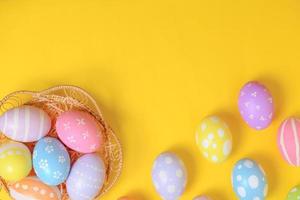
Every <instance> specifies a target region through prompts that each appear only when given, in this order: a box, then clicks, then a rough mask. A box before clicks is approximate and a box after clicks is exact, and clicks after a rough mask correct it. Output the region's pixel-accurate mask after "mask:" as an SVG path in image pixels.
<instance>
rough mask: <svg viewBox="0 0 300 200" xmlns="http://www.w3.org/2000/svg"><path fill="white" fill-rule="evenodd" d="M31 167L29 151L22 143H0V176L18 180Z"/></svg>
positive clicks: (26, 173) (27, 172)
mask: <svg viewBox="0 0 300 200" xmlns="http://www.w3.org/2000/svg"><path fill="white" fill-rule="evenodd" d="M31 169H32V164H31V153H30V151H29V149H28V147H27V146H26V145H24V144H22V143H19V142H14V141H8V142H5V143H3V144H1V145H0V176H1V177H2V178H4V179H5V180H6V181H18V180H21V179H22V178H24V177H26V176H27V175H28V174H29V172H30V171H31Z"/></svg>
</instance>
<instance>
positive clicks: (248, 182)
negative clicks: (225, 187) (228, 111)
mask: <svg viewBox="0 0 300 200" xmlns="http://www.w3.org/2000/svg"><path fill="white" fill-rule="evenodd" d="M238 108H239V112H240V114H241V116H242V118H243V119H244V121H245V122H246V123H247V124H248V125H249V126H250V127H252V128H254V129H256V130H262V129H265V128H267V127H268V126H269V125H270V124H271V122H272V119H273V116H274V105H273V98H272V95H271V93H270V92H269V90H268V89H267V88H266V87H265V86H264V85H262V84H261V83H259V82H257V81H251V82H248V83H246V84H245V85H244V86H243V87H242V88H241V90H240V93H239V98H238ZM196 143H197V146H198V147H199V149H200V151H201V153H202V154H203V156H204V157H205V158H206V159H207V160H209V161H211V162H213V163H221V162H223V161H225V160H226V159H227V157H228V156H229V155H230V153H231V149H232V135H231V132H230V129H229V127H228V126H227V124H226V123H225V122H224V121H223V120H222V119H221V118H219V117H218V116H209V117H206V118H204V119H203V120H202V121H201V123H200V126H199V127H198V128H197V131H196ZM299 145H300V120H298V119H297V118H295V117H290V118H288V119H286V120H285V121H284V122H283V123H282V124H281V126H280V128H279V131H278V146H279V149H280V151H281V153H282V155H283V157H284V158H285V160H287V162H288V163H289V164H291V165H293V166H300V146H299ZM152 181H153V184H154V187H155V189H156V191H157V192H158V193H159V194H160V196H161V197H162V198H163V199H165V200H175V199H178V198H179V197H180V196H181V195H182V194H183V192H184V190H185V186H186V182H187V172H186V168H185V165H184V163H183V162H182V160H181V159H180V158H179V157H178V156H177V155H175V154H174V153H172V152H164V153H162V154H160V155H159V156H158V157H157V158H156V160H155V161H154V164H153V168H152ZM231 182H232V186H233V190H234V192H235V193H236V195H237V197H238V198H239V199H240V200H264V199H265V198H266V196H267V193H268V182H267V178H266V174H265V172H264V170H263V168H262V167H261V165H259V163H257V162H256V161H254V160H252V159H249V158H243V159H241V160H239V161H237V162H236V164H235V165H234V167H233V170H232V176H231ZM296 199H300V186H296V187H294V188H293V189H292V190H291V191H290V192H289V194H288V195H287V200H296ZM194 200H211V198H210V197H208V196H205V195H203V196H198V197H195V198H194Z"/></svg>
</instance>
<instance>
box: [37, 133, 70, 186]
mask: <svg viewBox="0 0 300 200" xmlns="http://www.w3.org/2000/svg"><path fill="white" fill-rule="evenodd" d="M33 168H34V171H35V173H36V175H37V176H38V177H39V179H41V181H43V182H44V183H46V184H47V185H58V184H60V183H62V182H64V181H65V180H66V178H67V177H68V175H69V171H70V156H69V153H68V152H67V150H66V148H65V146H64V145H63V144H62V143H61V142H60V141H59V140H58V139H56V138H52V137H44V138H42V139H41V140H39V141H38V142H37V143H36V145H35V147H34V150H33Z"/></svg>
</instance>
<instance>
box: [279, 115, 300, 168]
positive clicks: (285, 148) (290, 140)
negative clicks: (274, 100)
mask: <svg viewBox="0 0 300 200" xmlns="http://www.w3.org/2000/svg"><path fill="white" fill-rule="evenodd" d="M299 133H300V120H299V119H297V118H295V117H289V118H288V119H286V120H284V121H283V122H282V124H281V125H280V127H279V130H278V136H277V143H278V147H279V150H280V152H281V154H282V156H283V158H284V159H285V160H286V161H287V163H289V164H290V165H292V166H297V167H299V166H300V150H299V145H300V135H299Z"/></svg>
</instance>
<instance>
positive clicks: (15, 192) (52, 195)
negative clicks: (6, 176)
mask: <svg viewBox="0 0 300 200" xmlns="http://www.w3.org/2000/svg"><path fill="white" fill-rule="evenodd" d="M9 192H10V195H11V197H12V198H13V199H15V200H61V193H60V191H59V189H58V188H57V187H56V186H48V185H46V184H45V183H43V182H41V181H40V180H39V179H38V178H36V177H26V178H24V179H22V180H20V181H18V182H15V183H13V184H12V185H10V186H9Z"/></svg>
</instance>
